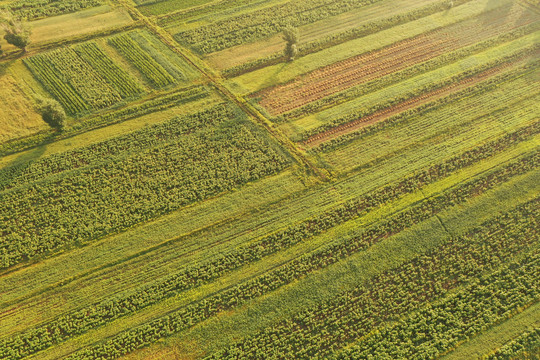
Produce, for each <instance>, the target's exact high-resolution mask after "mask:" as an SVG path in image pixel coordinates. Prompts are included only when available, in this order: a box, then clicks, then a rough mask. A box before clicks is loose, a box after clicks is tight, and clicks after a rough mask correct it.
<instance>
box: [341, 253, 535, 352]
mask: <svg viewBox="0 0 540 360" xmlns="http://www.w3.org/2000/svg"><path fill="white" fill-rule="evenodd" d="M539 277H540V251H539V250H538V248H537V249H536V250H534V251H532V253H531V254H529V256H527V257H526V258H525V259H524V260H522V261H519V262H515V263H512V264H510V266H508V267H506V268H504V269H501V270H499V271H497V272H495V273H493V274H490V275H487V276H484V277H481V278H480V279H479V280H478V281H476V282H474V283H473V284H471V285H469V286H467V287H466V288H464V289H462V290H461V291H459V292H457V293H455V294H452V295H450V296H448V297H447V298H445V299H443V300H441V301H440V302H437V303H435V304H432V305H431V306H427V307H426V308H424V309H422V310H420V311H419V312H417V313H414V314H412V315H411V316H410V317H409V318H408V319H404V320H402V321H400V322H398V323H397V324H396V325H394V326H390V327H388V328H385V329H383V330H381V331H379V332H376V333H374V334H373V335H372V336H369V337H367V338H366V339H364V340H363V341H361V342H360V343H359V344H357V345H356V346H353V347H351V348H349V349H346V350H344V351H343V352H342V353H341V354H339V355H338V356H336V357H335V359H337V360H345V359H366V358H369V356H372V357H373V358H379V359H413V358H416V359H427V358H437V357H439V356H440V355H442V354H444V353H445V352H447V351H449V350H451V349H453V348H455V347H456V346H457V345H458V344H459V343H460V342H462V341H464V340H466V339H468V338H469V337H472V336H474V335H476V334H478V333H480V332H482V331H484V330H485V329H487V328H489V327H491V326H493V325H496V324H497V323H500V322H502V321H505V320H507V319H508V318H509V317H511V316H513V315H514V314H515V313H517V312H519V311H521V310H522V309H523V308H526V307H528V306H530V305H531V304H534V303H536V302H538V296H539V295H540V282H539V281H538V279H539ZM404 339H407V341H404Z"/></svg>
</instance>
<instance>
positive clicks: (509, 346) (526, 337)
mask: <svg viewBox="0 0 540 360" xmlns="http://www.w3.org/2000/svg"><path fill="white" fill-rule="evenodd" d="M538 350H540V327H537V328H536V329H534V330H527V331H525V332H524V333H523V334H521V335H520V336H518V337H517V338H515V339H513V340H511V341H510V342H508V343H506V344H504V345H503V346H501V347H500V348H499V349H497V350H496V351H495V352H494V353H493V354H490V355H487V356H484V357H483V358H482V360H512V359H518V358H524V359H525V358H527V355H530V358H531V360H532V359H533V357H532V355H535V354H537V353H538Z"/></svg>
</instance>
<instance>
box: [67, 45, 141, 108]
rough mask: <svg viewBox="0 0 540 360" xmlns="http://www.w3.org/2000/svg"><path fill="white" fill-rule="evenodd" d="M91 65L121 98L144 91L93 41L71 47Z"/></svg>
mask: <svg viewBox="0 0 540 360" xmlns="http://www.w3.org/2000/svg"><path fill="white" fill-rule="evenodd" d="M73 49H74V50H75V52H76V53H77V54H78V55H79V56H80V57H81V58H82V59H83V60H84V61H86V62H87V63H88V64H89V65H90V66H92V67H93V68H94V69H95V70H96V71H97V72H98V73H99V74H100V75H101V76H102V77H103V78H104V79H105V81H107V83H108V84H109V85H110V86H112V87H113V88H114V89H115V90H116V91H117V92H118V93H119V94H120V96H121V97H122V98H123V99H126V98H131V97H134V96H136V95H139V94H141V93H143V92H144V88H143V87H142V86H141V85H140V84H139V83H138V82H137V80H135V79H134V78H133V77H132V76H131V75H130V74H128V73H127V72H126V71H125V70H123V69H122V68H121V67H120V66H118V65H117V64H116V63H115V62H114V61H112V60H111V59H110V58H109V57H108V56H107V55H106V54H105V53H104V52H103V51H102V50H101V49H100V48H99V47H98V45H97V44H96V43H95V42H86V43H82V44H80V45H77V46H75V47H74V48H73Z"/></svg>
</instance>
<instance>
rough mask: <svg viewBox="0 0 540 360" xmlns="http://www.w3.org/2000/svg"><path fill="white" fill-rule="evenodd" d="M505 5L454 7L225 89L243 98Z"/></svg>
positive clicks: (485, 0) (482, 2)
mask: <svg viewBox="0 0 540 360" xmlns="http://www.w3.org/2000/svg"><path fill="white" fill-rule="evenodd" d="M507 2H510V1H508V0H504V1H496V2H495V1H490V0H477V1H472V2H470V3H467V4H464V5H461V6H457V7H455V8H453V9H451V10H449V11H445V12H442V13H437V14H434V15H431V16H427V17H425V18H422V19H419V20H415V21H411V22H409V23H406V24H403V25H399V26H395V27H393V28H391V29H388V30H384V31H380V32H378V33H376V34H373V35H368V36H365V37H362V38H359V39H355V40H352V41H348V42H346V43H344V44H340V45H337V46H334V47H332V48H329V49H326V50H322V51H319V52H317V53H314V54H310V55H307V56H305V57H302V58H299V59H296V60H295V61H293V62H288V63H282V64H278V65H274V66H269V67H265V68H263V69H260V70H256V71H253V72H250V73H247V74H244V75H241V76H238V77H236V78H233V79H230V80H228V81H227V85H228V86H229V87H230V88H231V89H232V90H233V91H235V92H237V93H239V94H241V95H246V94H249V93H252V92H255V91H258V90H261V89H263V88H265V87H268V86H271V85H274V84H278V83H285V82H287V81H289V80H291V79H293V78H295V77H296V76H298V75H301V74H305V73H307V72H310V71H313V70H315V69H317V68H319V67H322V66H326V65H329V64H333V63H335V62H337V61H340V60H344V59H347V58H349V57H353V56H356V55H360V54H363V53H366V52H369V51H373V50H376V49H380V48H382V47H385V46H388V45H391V44H393V43H395V42H397V41H400V40H403V39H407V38H410V37H413V36H416V35H420V34H422V33H424V32H427V31H430V30H433V29H436V28H439V27H441V26H447V25H450V24H453V23H456V22H458V21H460V20H463V19H466V18H469V17H471V16H473V15H476V14H481V13H483V12H485V11H487V10H489V9H492V8H495V7H498V6H500V5H501V4H502V3H507Z"/></svg>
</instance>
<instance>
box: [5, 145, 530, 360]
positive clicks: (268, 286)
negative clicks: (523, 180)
mask: <svg viewBox="0 0 540 360" xmlns="http://www.w3.org/2000/svg"><path fill="white" fill-rule="evenodd" d="M537 160H538V156H537V155H535V156H532V157H527V158H523V159H520V160H519V161H517V162H514V163H512V164H509V165H507V166H505V167H503V168H501V169H498V170H496V171H493V172H491V173H490V174H488V175H486V176H484V177H482V178H478V179H476V180H473V181H470V182H468V183H465V184H462V185H460V186H458V187H456V188H453V189H450V190H448V191H447V192H445V193H443V194H441V195H439V196H436V197H433V198H431V199H428V200H426V201H423V202H421V203H418V204H416V205H414V206H413V207H412V208H410V209H408V210H405V211H403V212H401V213H399V214H397V215H396V216H394V217H392V218H391V219H390V220H388V221H385V222H383V223H380V224H377V225H374V226H372V227H370V228H368V229H367V230H365V231H361V234H360V235H357V236H353V237H349V238H346V239H338V240H337V241H335V242H333V243H331V244H329V245H327V246H325V247H323V248H321V249H319V250H317V251H315V252H313V253H310V254H306V255H303V256H301V257H300V258H298V259H296V260H293V261H291V262H289V263H287V264H285V265H283V266H281V267H279V268H277V269H276V270H273V271H271V272H268V273H265V274H263V275H260V276H258V277H256V278H254V279H252V280H249V281H247V282H245V283H243V284H239V285H236V286H233V287H231V288H228V289H227V290H225V291H223V292H221V293H218V294H215V295H212V296H210V297H208V298H205V299H203V300H201V301H199V302H196V303H193V304H191V305H189V306H187V307H184V308H182V309H179V310H177V311H174V312H171V313H170V314H169V315H166V316H164V317H162V318H158V319H156V320H152V321H150V322H148V323H146V324H144V325H141V326H139V327H137V328H134V329H132V330H129V331H126V332H123V333H120V334H119V335H117V336H115V337H114V338H112V339H110V340H108V341H106V342H104V343H101V344H97V345H95V346H93V347H91V348H86V349H83V350H81V351H79V352H76V353H74V354H73V355H71V356H69V357H68V358H67V359H70V360H75V359H78V360H80V359H95V358H100V359H114V358H117V357H119V356H121V355H123V354H126V353H128V352H131V351H133V350H135V349H138V348H141V347H144V346H147V345H148V344H149V343H152V342H154V341H156V340H158V339H160V338H162V337H165V336H168V335H171V334H173V333H176V332H178V331H181V330H183V329H186V328H188V327H190V326H193V325H194V324H196V323H198V322H200V321H203V320H204V319H207V318H209V317H211V316H213V315H215V314H217V313H219V312H221V311H224V310H228V309H231V308H233V307H235V306H237V305H240V304H243V303H245V302H246V301H248V300H251V299H254V298H257V297H259V296H262V295H264V294H267V293H269V292H270V291H273V290H276V289H278V288H280V287H281V286H284V285H286V284H289V283H290V282H292V281H294V280H295V279H298V278H300V277H302V276H304V275H306V274H308V273H311V272H313V271H315V270H317V269H322V268H324V267H327V266H329V265H331V264H334V263H336V262H338V261H340V260H341V259H343V258H346V257H348V256H350V255H352V254H354V253H356V252H358V251H362V250H364V249H366V248H367V247H369V246H370V245H372V244H374V243H376V242H378V241H381V240H383V239H384V238H386V237H388V236H391V235H393V234H396V233H398V232H400V231H402V230H404V229H406V228H409V227H410V226H412V225H414V224H417V223H419V222H421V221H423V220H426V219H428V218H430V217H431V216H433V215H435V214H437V213H438V212H440V211H442V210H443V209H445V208H446V207H449V206H453V205H456V204H459V203H462V202H464V201H466V200H467V199H468V198H469V197H471V196H475V195H477V194H480V193H482V192H484V191H487V190H488V189H490V188H493V187H494V186H496V185H497V184H500V183H501V182H503V181H507V180H508V179H509V178H511V177H512V176H515V175H517V174H520V173H522V172H526V171H529V170H530V169H532V168H535V165H533V164H534V161H537ZM47 334H48V333H43V332H42V333H41V335H42V337H41V338H40V339H41V341H45V342H48V341H50V340H49V337H48V336H47ZM12 343H13V342H12ZM17 343H18V344H23V342H22V341H18V342H17Z"/></svg>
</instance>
